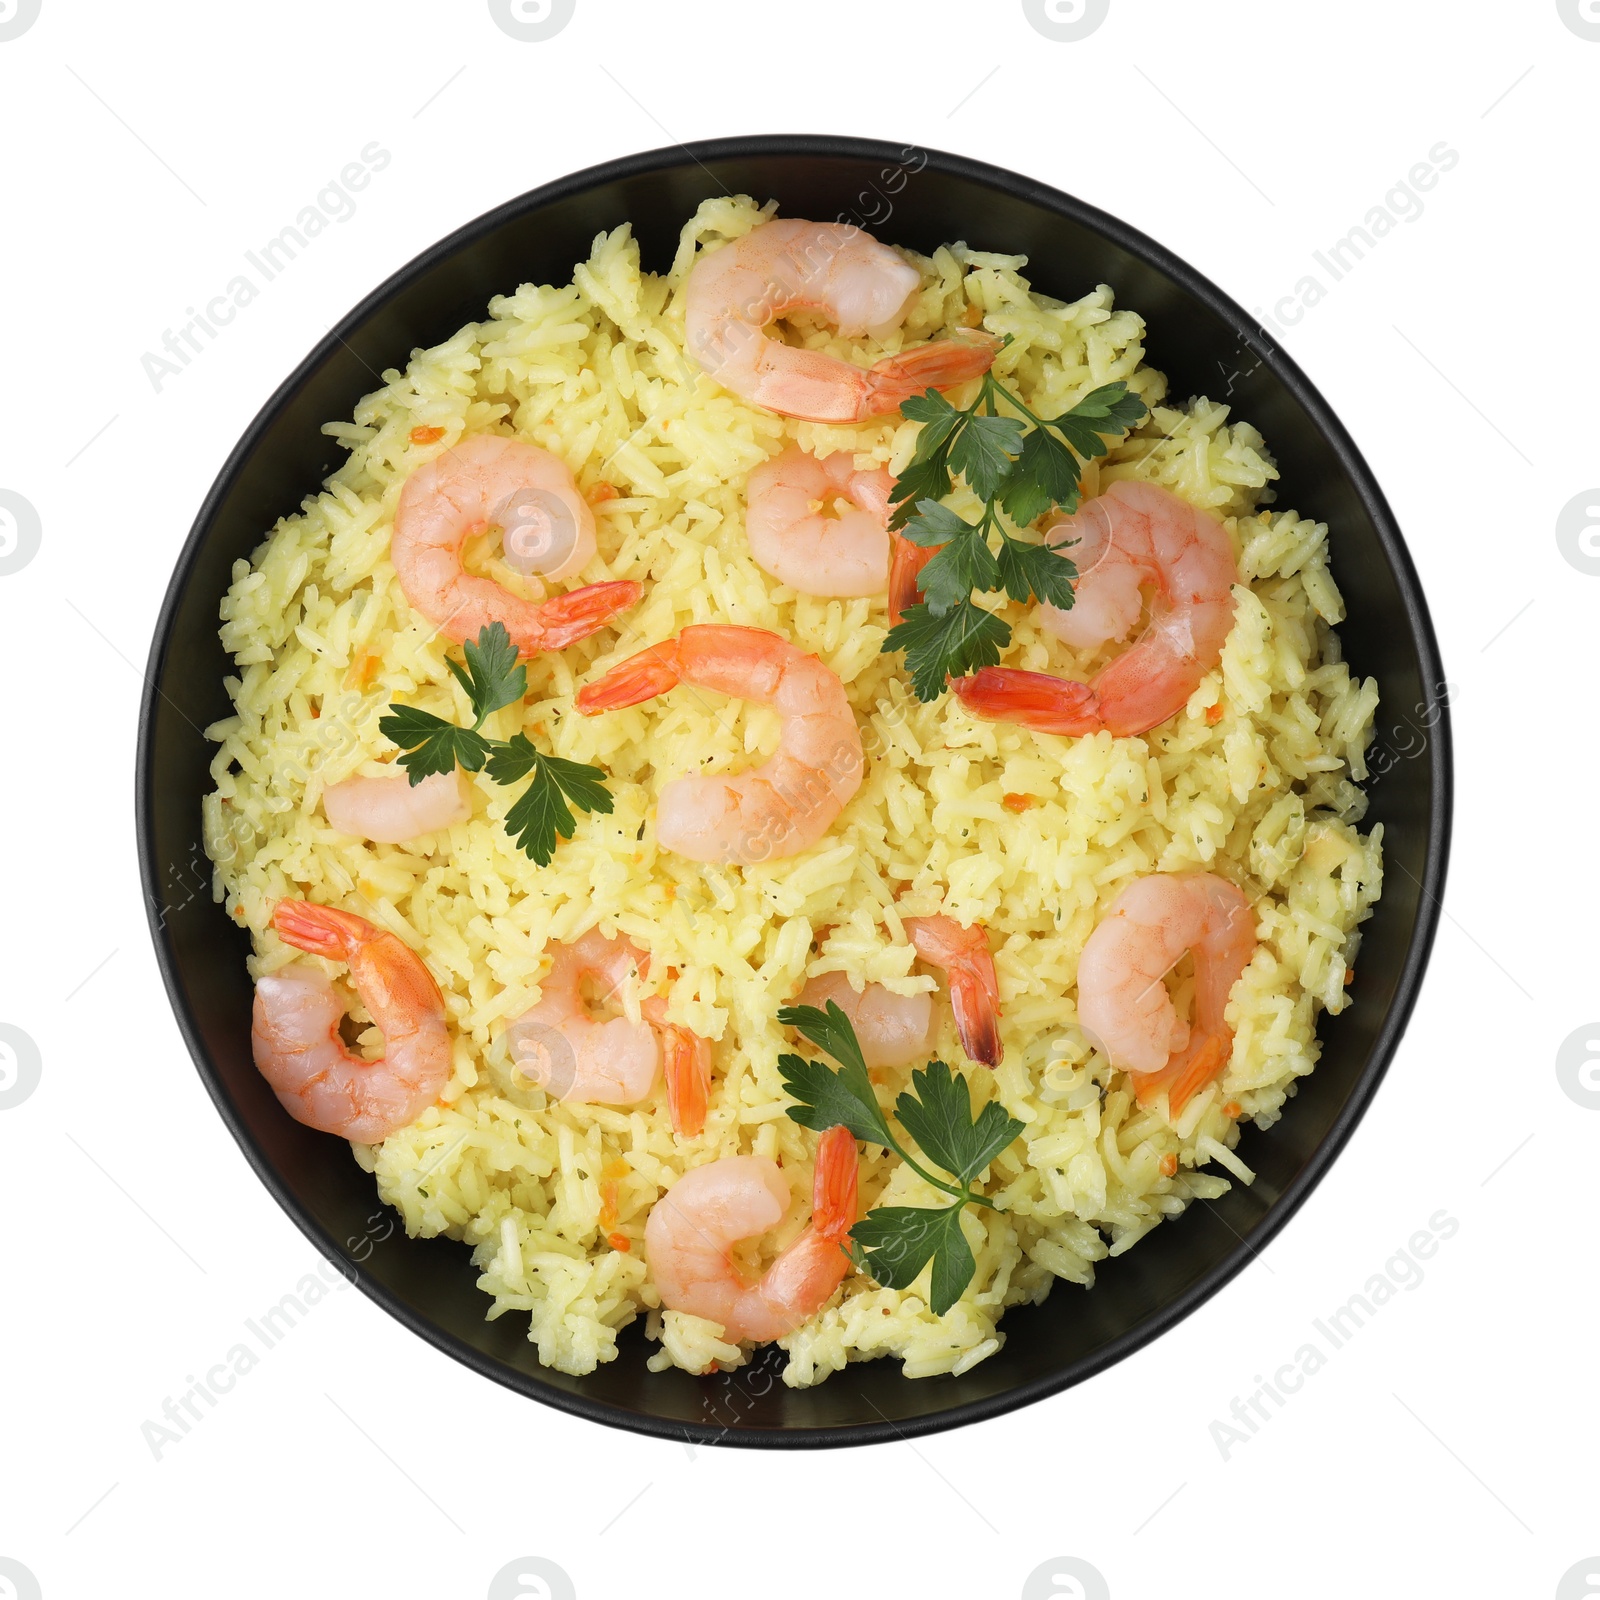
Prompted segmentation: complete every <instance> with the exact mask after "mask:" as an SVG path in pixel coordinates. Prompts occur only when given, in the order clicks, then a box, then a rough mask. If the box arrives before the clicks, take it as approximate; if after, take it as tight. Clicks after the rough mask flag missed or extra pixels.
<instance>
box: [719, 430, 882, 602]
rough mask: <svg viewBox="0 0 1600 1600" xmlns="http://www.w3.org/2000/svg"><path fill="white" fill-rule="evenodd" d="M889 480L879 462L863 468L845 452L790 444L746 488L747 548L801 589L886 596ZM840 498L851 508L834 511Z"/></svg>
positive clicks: (764, 565) (835, 594) (758, 562)
mask: <svg viewBox="0 0 1600 1600" xmlns="http://www.w3.org/2000/svg"><path fill="white" fill-rule="evenodd" d="M892 484H893V479H891V478H890V476H889V474H888V473H887V472H885V471H884V470H883V469H882V468H881V467H879V468H876V469H874V470H872V471H869V472H858V471H857V470H856V466H855V457H854V456H853V455H852V454H851V453H850V452H849V451H848V450H839V451H836V452H835V453H834V454H833V455H830V456H814V455H809V454H807V453H806V452H805V451H804V450H801V449H799V448H798V447H797V446H791V447H790V448H789V449H787V450H785V451H783V452H782V453H781V454H779V455H776V456H774V457H773V458H772V459H771V460H770V461H763V462H762V463H761V465H760V466H759V467H757V468H756V469H755V470H754V471H753V472H752V473H751V474H750V478H749V482H748V483H747V484H746V486H745V500H746V508H745V519H744V525H745V536H746V538H748V539H749V541H750V554H751V555H753V556H754V557H755V560H756V565H757V566H758V567H760V568H761V569H762V571H763V572H770V573H771V574H772V576H773V577H774V578H776V579H777V580H778V582H779V583H786V584H788V585H789V587H790V588H791V589H798V590H799V591H800V593H801V594H813V595H821V596H824V597H828V598H832V597H847V596H854V595H869V594H882V593H883V591H884V589H885V588H886V587H887V586H888V582H889V533H888V527H887V524H888V518H889V491H890V488H891V487H892ZM841 498H843V499H848V500H850V501H851V502H852V503H853V509H851V510H847V511H842V512H838V513H835V512H833V511H831V510H830V509H829V508H830V506H831V505H832V503H833V502H834V501H835V500H837V499H841ZM819 502H820V507H821V508H820V509H819V510H815V511H813V510H812V509H811V508H812V506H814V505H817V504H818V503H819Z"/></svg>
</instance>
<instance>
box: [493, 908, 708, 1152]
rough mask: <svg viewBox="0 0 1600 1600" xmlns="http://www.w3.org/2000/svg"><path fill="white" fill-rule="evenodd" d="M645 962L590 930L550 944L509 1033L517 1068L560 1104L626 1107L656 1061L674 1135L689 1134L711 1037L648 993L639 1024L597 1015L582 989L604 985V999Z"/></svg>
mask: <svg viewBox="0 0 1600 1600" xmlns="http://www.w3.org/2000/svg"><path fill="white" fill-rule="evenodd" d="M649 968H650V958H649V956H647V955H646V954H645V952H644V951H642V950H640V949H639V948H638V946H637V945H635V944H633V943H631V942H630V941H629V940H627V939H621V938H617V939H608V938H607V937H606V936H605V935H604V934H603V933H601V931H600V930H599V929H598V928H591V929H590V930H589V931H588V932H587V933H585V934H584V935H583V936H582V937H581V938H579V939H577V940H575V941H574V942H573V943H571V944H558V945H556V946H555V947H554V951H553V954H552V955H551V960H550V971H549V972H548V973H547V974H546V975H545V978H544V981H543V983H542V984H541V985H540V994H539V999H538V1002H537V1003H536V1004H535V1005H532V1006H530V1007H529V1008H528V1010H526V1011H524V1012H523V1013H522V1015H521V1016H520V1017H518V1018H517V1020H516V1021H515V1022H513V1023H512V1024H511V1026H510V1028H509V1029H507V1033H506V1037H507V1043H508V1045H509V1047H510V1050H511V1054H512V1056H513V1058H514V1059H515V1060H516V1062H517V1065H518V1067H519V1069H520V1070H521V1071H522V1073H523V1074H524V1075H525V1076H526V1077H529V1078H532V1079H533V1080H534V1082H535V1083H537V1084H538V1085H539V1087H540V1088H541V1089H543V1090H544V1091H545V1092H546V1093H547V1094H550V1095H552V1096H553V1097H554V1098H555V1099H557V1100H562V1101H566V1102H570V1103H573V1104H578V1105H608V1106H628V1105H634V1104H636V1103H637V1102H638V1101H640V1100H643V1099H644V1098H645V1097H646V1096H647V1095H648V1094H649V1093H650V1091H651V1089H652V1088H653V1087H654V1085H655V1081H656V1071H657V1069H658V1068H659V1067H660V1066H661V1065H662V1063H663V1057H665V1064H666V1070H667V1104H668V1109H669V1111H670V1113H671V1116H672V1125H673V1128H674V1130H675V1131H676V1132H678V1133H681V1134H684V1135H685V1136H692V1135H694V1134H697V1133H699V1132H700V1131H701V1129H702V1128H703V1127H704V1126H705V1118H706V1101H707V1091H708V1088H709V1082H710V1069H711V1045H710V1043H709V1041H708V1040H705V1039H702V1038H700V1036H699V1035H698V1034H696V1033H693V1032H691V1031H690V1030H689V1029H688V1028H685V1027H682V1026H680V1025H679V1024H677V1023H669V1022H668V1021H667V1020H666V1001H665V1000H663V999H661V998H660V997H659V996H652V997H651V998H650V999H647V1000H646V1001H645V1002H644V1003H643V1006H642V1008H641V1009H642V1010H643V1012H644V1019H643V1020H641V1021H638V1022H634V1021H632V1020H630V1019H629V1018H628V1017H626V1016H617V1017H608V1018H600V1017H598V1016H596V1015H595V1012H594V1010H593V1008H592V1007H591V1006H590V1005H589V1004H588V1003H586V1002H585V1000H584V995H583V985H584V983H585V982H586V981H593V982H595V983H596V984H597V985H599V986H600V987H601V988H602V991H603V992H602V994H601V996H600V997H599V998H600V999H601V1001H602V1002H603V1001H604V1000H609V999H612V998H614V997H615V996H616V995H618V994H619V993H620V992H621V991H622V990H623V989H624V988H626V987H627V985H628V984H630V983H632V982H634V981H635V980H636V979H639V978H643V977H644V976H645V974H646V973H647V972H648V971H649Z"/></svg>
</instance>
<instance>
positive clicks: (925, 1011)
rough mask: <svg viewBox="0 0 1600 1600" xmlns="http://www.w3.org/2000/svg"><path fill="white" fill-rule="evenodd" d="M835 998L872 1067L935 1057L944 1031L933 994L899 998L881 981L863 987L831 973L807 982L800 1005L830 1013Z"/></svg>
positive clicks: (866, 1060)
mask: <svg viewBox="0 0 1600 1600" xmlns="http://www.w3.org/2000/svg"><path fill="white" fill-rule="evenodd" d="M830 1000H831V1001H832V1002H833V1003H834V1004H835V1005H836V1006H838V1008H839V1009H840V1010H841V1011H842V1012H844V1014H845V1016H847V1017H848V1018H849V1019H850V1025H851V1027H853V1028H854V1029H855V1032H856V1040H857V1042H858V1043H859V1044H860V1046H861V1059H862V1060H863V1061H865V1062H866V1064H867V1065H868V1066H869V1067H903V1066H907V1065H908V1064H909V1063H911V1062H913V1061H925V1060H926V1059H927V1058H928V1056H929V1055H931V1054H932V1052H933V1042H934V1040H935V1039H936V1038H937V1037H938V1028H937V1027H936V1026H935V1024H934V1015H933V996H932V995H931V994H896V993H894V991H893V990H892V989H886V988H884V986H883V985H882V984H881V983H869V984H867V985H866V986H865V987H864V988H862V989H857V988H856V987H855V986H854V985H853V984H852V983H851V982H850V978H849V975H848V974H847V973H843V972H825V973H823V974H822V976H821V977H820V978H812V979H811V981H810V982H809V983H807V984H806V986H805V988H803V989H802V990H801V991H800V994H799V996H798V997H797V999H796V1000H795V1004H796V1005H800V1006H815V1007H816V1008H817V1009H818V1010H819V1011H824V1010H826V1009H827V1006H828V1002H829V1001H830Z"/></svg>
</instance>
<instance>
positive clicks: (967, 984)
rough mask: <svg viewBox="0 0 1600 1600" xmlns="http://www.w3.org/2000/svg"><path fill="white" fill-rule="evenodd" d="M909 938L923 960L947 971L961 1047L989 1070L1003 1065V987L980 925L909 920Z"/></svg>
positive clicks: (939, 919)
mask: <svg viewBox="0 0 1600 1600" xmlns="http://www.w3.org/2000/svg"><path fill="white" fill-rule="evenodd" d="M905 929H906V935H907V937H908V938H909V939H910V940H911V942H912V944H913V945H915V946H916V951H917V954H918V955H919V956H921V957H922V959H923V960H924V961H926V962H929V963H930V964H931V965H933V966H936V967H943V968H944V972H945V977H946V979H947V980H948V982H949V984H950V1009H951V1010H952V1011H954V1012H955V1014H956V1033H957V1034H958V1035H959V1037H960V1039H961V1048H962V1049H963V1050H965V1051H966V1052H967V1054H968V1055H969V1056H970V1057H971V1058H972V1059H973V1060H974V1061H981V1062H982V1063H983V1065H984V1066H986V1067H995V1066H998V1065H999V1064H1000V1055H1001V1051H1002V1050H1003V1048H1004V1046H1002V1044H1001V1043H1000V984H999V980H998V979H997V978H996V977H995V970H994V957H993V956H992V955H991V954H990V953H989V935H988V934H987V933H986V932H985V931H984V928H983V925H982V924H981V923H977V922H975V923H973V925H972V926H971V927H970V928H963V927H962V926H961V924H960V923H959V922H957V921H956V920H955V919H954V918H953V917H907V918H906V919H905Z"/></svg>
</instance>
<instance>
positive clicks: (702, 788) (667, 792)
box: [577, 623, 865, 864]
mask: <svg viewBox="0 0 1600 1600" xmlns="http://www.w3.org/2000/svg"><path fill="white" fill-rule="evenodd" d="M679 683H689V684H694V685H696V686H697V687H699V688H702V689H712V690H715V691H716V692H717V693H718V694H729V695H738V696H740V697H742V698H743V699H746V700H754V701H756V702H757V703H758V704H761V705H769V706H773V707H775V708H776V709H777V711H778V713H779V715H780V717H781V718H782V719H783V725H782V732H781V734H780V736H779V742H778V749H777V753H776V754H774V755H773V756H772V757H771V758H770V759H768V760H766V761H764V762H762V763H761V764H760V765H759V766H755V767H750V768H748V769H747V770H746V771H744V772H740V773H736V774H734V775H732V776H725V777H712V776H708V775H702V774H700V773H691V774H686V775H685V776H683V777H680V778H674V779H672V780H671V781H670V782H669V783H667V784H665V785H664V786H663V787H662V790H661V797H660V800H659V802H658V805H657V809H656V837H657V839H658V840H659V841H660V843H661V846H662V848H663V849H667V850H674V851H676V852H677V853H678V854H679V855H682V856H687V857H688V858H689V859H690V860H691V861H718V862H742V863H746V864H749V863H752V862H758V861H770V860H774V859H776V858H778V857H782V856H792V855H795V854H796V853H797V852H799V851H801V850H808V849H810V847H811V846H812V845H814V844H815V843H816V842H817V840H818V839H820V838H821V837H822V835H823V834H824V833H826V832H827V830H828V828H829V826H830V825H831V824H832V822H833V820H834V818H835V817H837V816H838V815H839V813H840V811H841V810H843V809H844V807H845V806H846V805H847V804H848V803H849V801H850V798H851V796H852V795H854V794H855V792H856V790H857V789H859V788H860V787H861V776H862V771H863V767H864V762H865V758H864V756H863V754H862V750H861V730H860V729H859V728H858V727H857V726H856V719H855V713H854V712H853V711H851V709H850V702H849V701H848V700H847V699H846V698H845V692H844V685H843V684H842V683H840V682H839V679H838V677H837V675H836V674H835V673H833V672H830V671H829V670H828V668H827V667H825V666H824V665H823V664H822V663H821V662H820V661H819V660H818V659H817V658H816V657H815V656H809V655H806V654H805V653H804V652H802V651H800V650H797V649H796V648H795V647H794V646H793V645H792V644H790V643H789V642H788V641H787V640H785V639H781V638H779V636H778V635H777V634H775V633H768V632H767V631H766V630H765V629H763V628H740V627H734V626H731V625H728V624H723V623H696V624H693V625H691V626H690V627H687V628H685V629H684V630H683V632H682V633H680V634H679V635H678V636H677V638H675V639H668V640H667V641H666V642H665V643H664V644H658V645H653V646H651V648H650V649H648V650H642V651H640V653H639V654H638V655H636V656H630V657H629V658H628V659H627V660H626V661H624V662H622V663H620V664H619V665H618V666H615V667H613V668H612V669H611V670H610V671H609V672H608V673H606V674H605V676H604V677H601V678H598V679H596V680H595V681H594V682H593V683H589V684H585V685H584V687H583V688H582V689H581V690H579V692H578V698H577V706H578V710H579V711H581V712H582V713H583V714H584V716H586V717H592V716H597V715H598V714H599V713H600V712H602V711H612V710H616V709H617V708H618V707H621V706H631V705H637V704H638V703H639V702H640V701H641V700H648V699H650V698H651V697H652V696H653V695H658V694H664V693H665V692H666V691H667V690H668V689H671V688H673V687H674V686H675V685H676V684H679Z"/></svg>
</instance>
